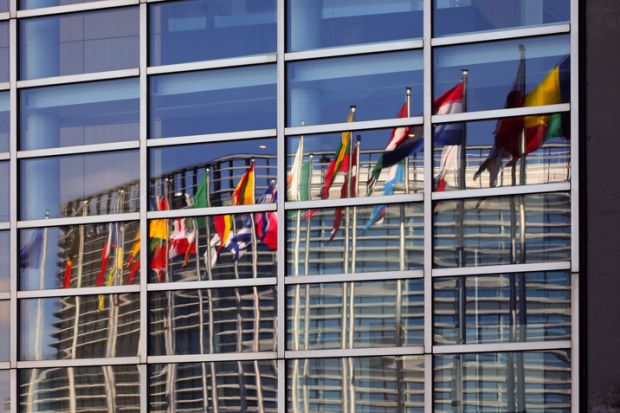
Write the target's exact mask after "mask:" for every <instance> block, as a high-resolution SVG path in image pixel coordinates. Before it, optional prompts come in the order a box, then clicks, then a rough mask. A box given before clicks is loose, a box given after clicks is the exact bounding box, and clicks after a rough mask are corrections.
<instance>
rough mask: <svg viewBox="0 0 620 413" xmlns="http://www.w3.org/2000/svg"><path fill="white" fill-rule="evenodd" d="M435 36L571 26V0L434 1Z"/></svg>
mask: <svg viewBox="0 0 620 413" xmlns="http://www.w3.org/2000/svg"><path fill="white" fill-rule="evenodd" d="M433 3H434V4H433V31H434V35H435V36H446V35H451V34H457V33H468V32H482V31H490V30H500V29H510V28H517V27H532V26H543V25H546V24H557V23H568V22H569V20H570V0H534V1H532V0H501V1H484V2H480V1H471V0H467V1H457V2H454V1H450V0H434V1H433Z"/></svg>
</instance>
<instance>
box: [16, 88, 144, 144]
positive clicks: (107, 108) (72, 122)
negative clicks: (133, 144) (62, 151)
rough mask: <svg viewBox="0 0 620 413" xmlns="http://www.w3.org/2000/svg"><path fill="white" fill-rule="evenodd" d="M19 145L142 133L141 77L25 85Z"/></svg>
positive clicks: (104, 140)
mask: <svg viewBox="0 0 620 413" xmlns="http://www.w3.org/2000/svg"><path fill="white" fill-rule="evenodd" d="M19 103H20V120H21V129H20V149H42V148H53V147H58V146H73V145H88V144H94V143H108V142H120V141H128V140H135V139H138V132H139V122H140V104H139V85H138V79H121V80H108V81H103V82H94V83H77V84H72V85H62V86H51V87H44V88H33V89H22V90H20V99H19Z"/></svg>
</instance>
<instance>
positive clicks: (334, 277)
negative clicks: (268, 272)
mask: <svg viewBox="0 0 620 413" xmlns="http://www.w3.org/2000/svg"><path fill="white" fill-rule="evenodd" d="M422 277H424V271H422V270H411V271H391V272H385V271H384V272H368V273H361V274H329V275H310V276H305V277H285V278H284V282H285V284H287V285H297V284H318V283H341V282H358V281H387V280H406V279H412V278H422Z"/></svg>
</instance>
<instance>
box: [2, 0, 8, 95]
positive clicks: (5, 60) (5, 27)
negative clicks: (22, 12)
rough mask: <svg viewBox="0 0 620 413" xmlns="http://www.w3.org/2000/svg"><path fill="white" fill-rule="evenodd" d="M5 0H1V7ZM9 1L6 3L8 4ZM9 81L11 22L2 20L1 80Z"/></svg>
mask: <svg viewBox="0 0 620 413" xmlns="http://www.w3.org/2000/svg"><path fill="white" fill-rule="evenodd" d="M2 3H3V1H2V0H0V7H2ZM8 3H9V2H8V1H6V5H7V6H8ZM7 11H8V10H7ZM8 81H9V22H8V20H7V21H3V22H0V82H8ZM7 93H8V92H7Z"/></svg>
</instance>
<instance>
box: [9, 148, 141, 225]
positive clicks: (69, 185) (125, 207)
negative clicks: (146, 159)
mask: <svg viewBox="0 0 620 413" xmlns="http://www.w3.org/2000/svg"><path fill="white" fill-rule="evenodd" d="M138 155H139V154H138V151H119V152H105V153H97V154H89V155H69V156H58V157H50V158H38V159H27V160H23V161H21V162H20V165H19V170H20V178H21V179H20V217H21V219H42V218H45V216H46V213H49V217H50V218H56V217H66V216H82V215H102V214H116V213H127V212H136V211H138V207H139V201H140V194H139V192H140V191H139V186H138V182H137V179H138V176H139V173H138V172H139V171H138V167H139V160H138ZM82 201H87V202H88V211H87V212H86V214H84V213H83V212H81V210H80V209H79V208H77V207H76V206H75V205H76V202H78V203H79V202H82ZM71 206H73V207H71Z"/></svg>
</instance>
